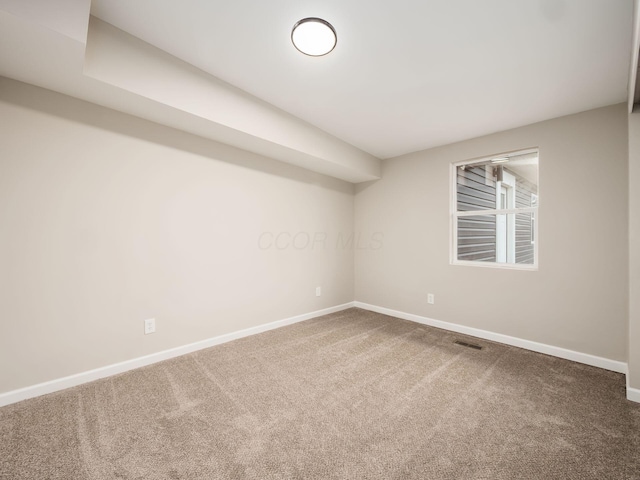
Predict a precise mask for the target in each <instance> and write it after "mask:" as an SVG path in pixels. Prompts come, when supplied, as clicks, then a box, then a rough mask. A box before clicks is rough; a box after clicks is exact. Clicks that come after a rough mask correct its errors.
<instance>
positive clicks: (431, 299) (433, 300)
mask: <svg viewBox="0 0 640 480" xmlns="http://www.w3.org/2000/svg"><path fill="white" fill-rule="evenodd" d="M427 302H428V303H430V304H431V305H433V304H434V303H436V297H435V295H434V294H433V293H429V294H427Z"/></svg>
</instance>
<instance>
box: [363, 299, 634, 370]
mask: <svg viewBox="0 0 640 480" xmlns="http://www.w3.org/2000/svg"><path fill="white" fill-rule="evenodd" d="M353 306H354V307H358V308H362V309H364V310H371V311H372V312H378V313H382V314H385V315H390V316H392V317H398V318H402V319H404V320H411V321H412V322H416V323H422V324H424V325H429V326H431V327H437V328H442V329H443V330H449V331H452V332H456V333H462V334H464V335H470V336H472V337H478V338H484V339H485V340H491V341H494V342H499V343H505V344H507V345H513V346H514V347H520V348H525V349H527V350H532V351H534V352H539V353H544V354H546V355H552V356H554V357H560V358H565V359H567V360H573V361H574V362H578V363H584V364H587V365H591V366H594V367H600V368H604V369H606V370H612V371H614V372H618V373H624V374H626V373H627V364H626V363H624V362H619V361H617V360H610V359H608V358H602V357H597V356H595V355H590V354H588V353H581V352H575V351H573V350H567V349H566V348H561V347H554V346H552V345H546V344H544V343H538V342H532V341H531V340H523V339H522V338H517V337H510V336H509V335H503V334H501V333H494V332H489V331H487V330H481V329H479V328H473V327H465V326H464V325H458V324H456V323H449V322H443V321H441V320H434V319H432V318H427V317H422V316H420V315H414V314H413V313H405V312H399V311H397V310H391V309H390V308H384V307H378V306H376V305H369V304H368V303H362V302H353Z"/></svg>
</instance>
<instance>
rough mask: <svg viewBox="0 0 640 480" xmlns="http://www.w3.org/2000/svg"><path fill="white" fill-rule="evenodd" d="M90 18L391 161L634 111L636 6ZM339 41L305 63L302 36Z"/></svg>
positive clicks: (334, 6)
mask: <svg viewBox="0 0 640 480" xmlns="http://www.w3.org/2000/svg"><path fill="white" fill-rule="evenodd" d="M91 13H92V14H93V15H95V16H97V17H98V18H100V19H102V20H104V21H106V22H108V23H110V24H112V25H114V26H116V27H118V28H119V29H122V30H124V31H126V32H128V33H130V34H131V35H134V36H136V37H139V38H140V39H142V40H144V41H146V42H148V43H150V44H152V45H154V46H156V47H158V48H160V49H162V50H164V51H166V52H168V53H170V54H172V55H174V56H176V57H178V58H180V59H182V60H184V61H186V62H188V63H190V64H192V65H195V66H197V67H199V68H200V69H202V70H204V71H206V72H208V73H210V74H212V75H213V76H215V77H218V78H219V79H222V80H224V81H225V82H228V83H230V84H231V85H234V86H236V87H239V88H240V89H242V90H244V91H246V92H248V93H250V94H252V95H253V96H255V97H258V98H259V99H262V100H264V101H266V102H268V103H270V104H272V105H274V106H276V107H278V108H280V109H282V110H284V111H286V112H289V113H291V114H292V115H294V116H296V117H299V118H300V119H303V120H305V121H306V122H308V123H310V124H312V125H315V126H317V127H319V128H320V129H322V130H324V131H326V132H328V133H330V134H331V135H333V136H335V137H338V138H339V139H342V140H344V141H345V142H347V143H349V144H352V145H354V146H356V147H358V148H359V149H361V150H364V151H365V152H368V153H370V154H372V155H374V156H377V157H380V158H389V157H394V156H397V155H400V154H404V153H408V152H412V151H417V150H421V149H424V148H429V147H433V146H437V145H443V144H447V143H451V142H454V141H458V140H463V139H466V138H471V137H476V136H479V135H483V134H487V133H492V132H496V131H501V130H505V129H509V128H513V127H517V126H521V125H526V124H530V123H533V122H537V121H541V120H545V119H549V118H554V117H558V116H562V115H567V114H571V113H576V112H580V111H584V110H588V109H591V108H596V107H600V106H604V105H610V104H614V103H618V102H624V101H625V100H626V99H627V79H628V73H629V64H630V59H631V37H632V32H631V30H632V13H633V0H517V1H514V0H482V1H479V0H456V1H451V0H429V1H425V0H394V1H390V0H366V1H365V0H359V1H358V0H348V1H346V0H322V1H320V0H278V1H264V0H234V1H229V0H224V1H223V0H181V1H179V2H177V1H175V0H136V1H131V0H93V2H92V5H91ZM309 16H318V17H321V18H324V19H326V20H327V21H329V22H331V23H332V24H333V25H334V27H335V28H336V31H337V33H338V45H337V47H336V49H335V50H334V51H333V52H332V53H331V54H330V55H328V56H326V57H320V58H313V57H306V56H304V55H302V54H300V53H299V52H298V51H297V50H296V49H295V48H294V47H293V46H292V44H291V42H290V39H289V35H290V31H291V27H292V26H293V24H294V23H295V22H296V21H298V20H300V19H301V18H304V17H309Z"/></svg>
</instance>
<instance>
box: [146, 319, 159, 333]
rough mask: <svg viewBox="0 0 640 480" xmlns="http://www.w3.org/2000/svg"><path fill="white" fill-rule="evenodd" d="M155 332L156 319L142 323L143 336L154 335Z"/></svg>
mask: <svg viewBox="0 0 640 480" xmlns="http://www.w3.org/2000/svg"><path fill="white" fill-rule="evenodd" d="M155 331H156V319H155V318H147V319H146V320H145V321H144V334H145V335H149V334H150V333H155Z"/></svg>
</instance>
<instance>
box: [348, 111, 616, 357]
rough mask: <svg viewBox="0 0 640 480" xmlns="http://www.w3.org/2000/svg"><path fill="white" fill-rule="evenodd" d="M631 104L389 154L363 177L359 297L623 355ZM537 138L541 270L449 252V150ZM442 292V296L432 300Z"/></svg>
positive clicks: (455, 155)
mask: <svg viewBox="0 0 640 480" xmlns="http://www.w3.org/2000/svg"><path fill="white" fill-rule="evenodd" d="M626 122H627V114H626V111H625V106H624V105H622V104H621V105H615V106H611V107H606V108H601V109H597V110H592V111H589V112H585V113H581V114H577V115H572V116H567V117H563V118H558V119H554V120H549V121H546V122H542V123H538V124H534V125H530V126H526V127H522V128H518V129H514V130H509V131H506V132H501V133H497V134H494V135H489V136H486V137H481V138H476V139H473V140H468V141H464V142H459V143H456V144H452V145H448V146H445V147H441V148H434V149H431V150H427V151H423V152H418V153H414V154H410V155H406V156H403V157H400V158H396V159H391V160H387V161H385V162H384V164H383V175H382V180H379V181H377V182H372V183H369V184H361V185H359V186H357V189H356V192H357V193H356V204H355V205H356V206H355V208H356V231H359V232H362V233H363V234H364V235H369V234H370V233H371V232H381V234H382V235H383V238H384V241H383V246H382V248H378V249H374V248H362V249H358V250H356V262H355V265H356V300H358V301H361V302H365V303H369V304H373V305H378V306H382V307H387V308H391V309H395V310H399V311H404V312H408V313H413V314H417V315H422V316H426V317H429V318H433V319H437V320H442V321H447V322H452V323H456V324H460V325H465V326H470V327H475V328H480V329H484V330H488V331H491V332H496V333H502V334H505V335H511V336H515V337H519V338H522V339H527V340H531V341H536V342H541V343H545V344H548V345H553V346H557V347H563V348H568V349H571V350H575V351H578V352H583V353H589V354H593V355H597V356H600V357H604V358H608V359H612V360H618V361H626V360H627V300H628V292H627V285H628V282H627V259H628V255H627V247H628V242H627V124H626ZM529 147H539V148H540V171H539V173H540V211H539V242H540V243H539V270H538V271H534V272H532V271H514V270H498V269H491V268H478V267H469V266H452V265H450V264H449V242H450V240H449V239H450V219H449V202H450V198H449V196H450V179H449V166H450V164H451V163H452V162H456V161H461V160H467V159H473V158H476V157H481V156H485V155H486V156H488V155H492V154H496V153H501V152H507V151H513V150H520V149H524V148H529ZM427 293H434V294H435V300H436V302H435V305H429V304H428V303H427Z"/></svg>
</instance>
